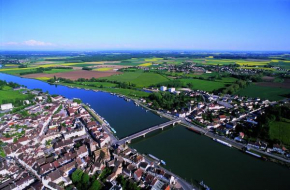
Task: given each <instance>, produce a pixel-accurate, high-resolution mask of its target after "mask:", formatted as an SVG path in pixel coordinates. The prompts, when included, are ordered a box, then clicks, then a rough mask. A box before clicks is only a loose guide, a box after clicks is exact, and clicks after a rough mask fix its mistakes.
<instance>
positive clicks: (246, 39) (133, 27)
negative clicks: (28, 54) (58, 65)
mask: <svg viewBox="0 0 290 190" xmlns="http://www.w3.org/2000/svg"><path fill="white" fill-rule="evenodd" d="M0 3H1V4H0V16H1V18H0V49H2V50H119V49H120V50H131V49H136V50H139V49H149V50H154V49H164V50H166V49H171V50H172V49H174V50H233V51H234V50H256V51H272V50H274V51H275V50H286V51H289V50H290V0H289V1H287V0H241V1H240V0H102V1H101V0H34V1H32V0H0Z"/></svg>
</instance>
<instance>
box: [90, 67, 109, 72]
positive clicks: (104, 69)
mask: <svg viewBox="0 0 290 190" xmlns="http://www.w3.org/2000/svg"><path fill="white" fill-rule="evenodd" d="M112 69H113V68H111V67H101V68H97V69H94V71H110V70H112Z"/></svg>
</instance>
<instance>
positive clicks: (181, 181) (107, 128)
mask: <svg viewBox="0 0 290 190" xmlns="http://www.w3.org/2000/svg"><path fill="white" fill-rule="evenodd" d="M82 105H83V107H84V108H85V109H86V110H87V111H88V112H89V113H90V115H91V116H92V117H93V118H95V119H96V120H97V121H98V122H99V121H100V122H101V123H102V127H103V129H104V130H105V131H106V132H107V133H108V134H109V135H110V137H111V145H115V144H117V143H118V141H119V139H118V137H117V136H116V135H115V134H114V133H113V131H112V130H111V128H110V126H108V125H107V124H106V123H105V122H104V121H103V119H101V117H100V116H99V115H98V114H97V113H96V112H95V111H94V110H93V109H91V108H90V107H88V106H86V105H84V104H82ZM143 156H144V158H145V160H147V162H148V163H151V162H152V161H154V160H152V159H151V158H149V157H148V156H147V155H144V154H143ZM159 168H161V169H162V170H164V171H165V172H166V173H168V174H170V175H172V176H174V178H175V179H176V181H177V183H178V185H180V186H181V187H182V188H183V189H184V190H195V189H196V190H197V189H200V188H199V187H198V186H197V185H193V184H190V183H188V182H187V181H185V180H184V179H182V178H181V177H179V176H178V175H176V174H174V173H173V172H171V171H168V170H167V169H165V168H163V167H161V166H159Z"/></svg>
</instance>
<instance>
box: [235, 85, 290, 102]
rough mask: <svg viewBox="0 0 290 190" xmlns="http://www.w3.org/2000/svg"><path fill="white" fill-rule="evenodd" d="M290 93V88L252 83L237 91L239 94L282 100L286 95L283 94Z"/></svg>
mask: <svg viewBox="0 0 290 190" xmlns="http://www.w3.org/2000/svg"><path fill="white" fill-rule="evenodd" d="M288 93H290V89H289V88H288V89H286V88H276V87H266V86H259V85H255V84H251V85H249V86H248V87H246V88H244V89H242V90H240V91H238V92H237V94H238V95H241V96H248V97H259V98H262V99H268V100H281V99H283V98H285V97H283V95H285V94H288Z"/></svg>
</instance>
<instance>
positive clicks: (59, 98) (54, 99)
mask: <svg viewBox="0 0 290 190" xmlns="http://www.w3.org/2000/svg"><path fill="white" fill-rule="evenodd" d="M61 99H62V96H56V97H53V96H52V97H51V100H52V101H53V102H57V101H60V100H61Z"/></svg>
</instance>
